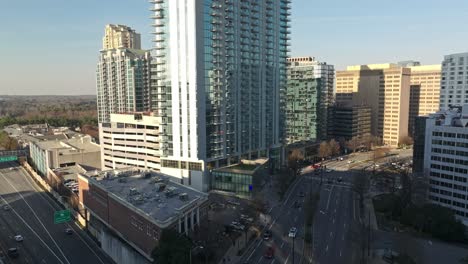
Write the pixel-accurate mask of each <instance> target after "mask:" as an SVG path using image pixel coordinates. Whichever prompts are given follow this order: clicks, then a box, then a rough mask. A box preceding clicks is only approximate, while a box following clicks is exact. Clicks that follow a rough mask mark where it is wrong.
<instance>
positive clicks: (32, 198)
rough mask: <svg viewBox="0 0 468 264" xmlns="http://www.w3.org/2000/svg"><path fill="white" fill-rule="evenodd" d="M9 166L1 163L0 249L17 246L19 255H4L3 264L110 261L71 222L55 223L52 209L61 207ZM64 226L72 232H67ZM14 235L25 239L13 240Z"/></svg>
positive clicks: (26, 176)
mask: <svg viewBox="0 0 468 264" xmlns="http://www.w3.org/2000/svg"><path fill="white" fill-rule="evenodd" d="M12 165H13V164H12V163H10V164H5V163H4V164H0V183H1V184H0V204H1V211H0V237H1V239H0V246H1V248H0V250H2V251H3V252H6V250H7V249H8V248H12V247H16V248H18V252H19V257H18V259H17V260H11V259H8V257H7V258H6V259H5V261H6V263H10V262H11V263H14V262H17V261H18V262H20V263H62V264H71V263H98V264H100V263H113V262H112V261H110V260H109V259H108V257H107V256H106V255H105V254H104V253H102V251H101V250H100V249H99V248H98V247H97V246H96V244H95V243H94V242H93V241H90V240H89V238H88V237H87V236H86V235H85V234H84V232H83V231H82V230H81V229H80V228H78V227H77V226H76V225H75V224H74V223H73V222H70V223H64V224H54V212H55V211H57V210H61V208H60V207H59V206H58V205H57V204H56V203H55V202H54V201H53V200H52V199H51V198H50V197H49V196H48V195H47V194H46V193H44V191H42V190H41V189H40V188H39V187H38V186H37V185H36V184H35V183H34V182H33V181H32V179H31V178H30V177H29V175H27V174H26V172H25V171H24V170H23V169H22V168H20V167H19V166H18V165H17V164H16V165H14V166H16V167H15V168H14V169H10V168H11V167H12ZM6 206H8V207H9V208H5V207H6ZM66 228H71V229H72V230H73V233H72V234H66V233H65V229H66ZM15 235H21V236H23V238H24V241H22V242H17V241H15V239H14V236H15Z"/></svg>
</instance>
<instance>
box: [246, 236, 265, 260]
mask: <svg viewBox="0 0 468 264" xmlns="http://www.w3.org/2000/svg"><path fill="white" fill-rule="evenodd" d="M260 244H262V241H261V240H260V241H259V242H258V244H257V246H256V247H255V249H254V250H253V251H252V253H250V255H249V257H248V258H247V260H250V258H251V257H252V255H253V254H254V253H255V251H257V249H258V247H259V246H260Z"/></svg>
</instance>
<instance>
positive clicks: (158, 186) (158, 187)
mask: <svg viewBox="0 0 468 264" xmlns="http://www.w3.org/2000/svg"><path fill="white" fill-rule="evenodd" d="M155 186H156V190H157V191H158V192H162V191H164V189H165V188H166V184H164V183H156V184H155Z"/></svg>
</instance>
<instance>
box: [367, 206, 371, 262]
mask: <svg viewBox="0 0 468 264" xmlns="http://www.w3.org/2000/svg"><path fill="white" fill-rule="evenodd" d="M368 231H369V234H368V236H367V256H368V257H370V241H371V228H370V210H369V230H368Z"/></svg>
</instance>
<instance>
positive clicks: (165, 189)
mask: <svg viewBox="0 0 468 264" xmlns="http://www.w3.org/2000/svg"><path fill="white" fill-rule="evenodd" d="M78 181H79V197H80V203H81V204H82V205H83V206H84V208H86V210H87V211H88V213H87V215H88V216H87V218H88V221H89V225H93V222H95V223H96V224H95V226H96V227H99V226H103V225H104V226H105V227H106V228H107V229H110V231H112V233H113V234H114V235H115V236H117V237H118V238H119V239H122V240H124V241H125V242H126V243H127V244H128V245H130V246H131V247H132V248H133V249H135V250H136V251H138V252H139V253H140V254H141V255H143V256H144V257H145V258H146V259H148V260H150V261H152V257H151V252H152V251H153V250H154V248H155V247H156V246H157V245H158V241H159V238H160V235H161V232H162V230H164V229H170V228H172V229H175V230H177V231H178V232H179V233H184V234H186V235H190V233H191V231H192V230H194V229H195V228H197V226H199V224H200V221H202V219H203V218H205V217H206V216H207V205H208V203H207V201H208V197H207V194H205V193H202V192H199V191H197V190H195V189H192V188H189V187H186V186H184V185H181V184H178V183H175V182H171V181H170V180H169V179H168V177H166V176H164V175H162V174H159V173H157V172H154V171H147V170H142V169H137V168H126V169H119V170H110V171H102V172H98V173H96V172H92V173H88V174H87V175H79V176H78ZM100 231H102V230H99V232H100ZM104 250H105V249H104ZM110 255H111V256H112V254H110ZM114 260H115V259H114ZM116 262H118V263H120V262H119V261H118V260H116ZM122 263H123V262H122Z"/></svg>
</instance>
